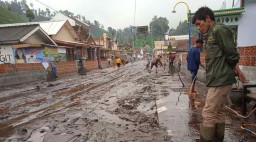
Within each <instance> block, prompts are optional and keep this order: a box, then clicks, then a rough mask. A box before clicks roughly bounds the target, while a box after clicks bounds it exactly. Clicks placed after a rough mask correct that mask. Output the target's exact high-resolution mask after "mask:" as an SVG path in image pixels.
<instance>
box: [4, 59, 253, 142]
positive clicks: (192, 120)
mask: <svg viewBox="0 0 256 142" xmlns="http://www.w3.org/2000/svg"><path fill="white" fill-rule="evenodd" d="M145 64H146V61H138V62H136V63H133V64H127V65H125V66H122V67H121V68H120V69H119V70H117V69H113V68H108V69H104V70H97V71H92V72H89V73H87V75H85V76H78V75H70V76H69V77H65V78H61V79H59V80H57V81H53V82H43V81H42V82H33V83H28V84H22V85H17V86H9V87H5V88H1V89H0V91H1V92H0V141H31V142H65V141H67V142H78V141H79V142H80V141H81V142H84V141H88V142H130V141H135V142H164V141H166V142H172V141H174V142H176V141H177V142H183V141H188V142H190V141H198V139H199V124H200V122H201V121H202V117H201V111H202V107H203V105H204V99H205V96H204V95H205V94H206V88H205V85H204V84H202V83H197V86H198V88H199V95H198V96H197V98H196V100H195V101H193V102H192V101H189V99H188V96H187V89H188V87H189V84H190V79H189V78H187V77H185V76H183V75H181V78H182V80H183V81H184V83H185V87H183V86H182V84H181V82H180V80H179V78H178V76H177V74H176V75H174V76H169V75H168V73H167V71H166V70H163V68H160V70H159V72H158V74H156V73H155V72H152V73H151V74H150V73H149V72H148V71H147V70H144V68H145ZM226 122H227V128H226V132H225V141H243V142H244V141H246V142H250V141H255V140H256V139H255V137H253V136H252V135H251V134H250V133H246V132H244V131H242V130H241V129H240V124H241V119H239V118H238V117H236V115H234V114H233V113H229V117H228V118H227V121H226Z"/></svg>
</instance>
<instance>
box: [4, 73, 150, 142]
mask: <svg viewBox="0 0 256 142" xmlns="http://www.w3.org/2000/svg"><path fill="white" fill-rule="evenodd" d="M141 73H142V74H143V71H134V70H127V71H126V70H125V69H124V70H119V71H115V72H113V73H110V74H108V78H106V77H104V76H103V77H102V76H101V77H102V78H103V79H98V77H97V78H95V79H94V80H96V82H98V83H95V84H91V86H90V87H88V88H86V87H85V88H83V87H82V85H81V84H78V85H76V86H72V87H71V88H67V89H64V90H61V91H56V92H55V93H54V94H53V96H54V95H55V97H57V98H58V102H59V104H58V103H57V102H56V101H55V102H56V104H55V105H54V104H53V106H52V108H51V107H49V108H45V109H44V110H42V111H38V112H34V113H33V114H30V116H24V117H25V118H23V120H22V121H19V122H17V121H16V122H15V120H14V119H13V121H14V122H12V123H10V126H11V127H12V129H14V128H15V127H18V126H23V125H25V124H27V123H33V122H34V121H37V120H41V119H43V118H48V117H49V116H51V115H56V114H62V113H64V112H66V111H65V110H67V109H69V108H71V107H79V108H81V105H82V104H83V103H84V105H86V102H84V101H83V100H93V99H94V100H95V99H96V102H93V103H94V104H95V103H96V104H97V105H96V107H90V106H89V107H88V110H87V112H85V113H88V112H90V113H91V112H94V110H95V109H97V108H98V107H100V106H101V105H105V104H104V103H102V101H104V100H105V99H104V98H106V97H109V96H107V95H106V94H105V93H104V92H107V91H109V90H111V89H112V88H113V87H116V86H118V85H120V84H122V83H124V82H126V81H132V82H133V81H135V82H137V79H140V78H141V75H140V74H141ZM143 76H144V75H143ZM94 77H96V76H94ZM94 80H93V81H94ZM102 80H103V81H102ZM94 82H95V81H94ZM141 82H143V80H141ZM79 85H80V86H79ZM87 85H88V84H87ZM144 85H145V84H144ZM144 85H143V86H144ZM78 88H83V89H78ZM142 90H144V91H142V92H145V91H147V88H144V89H142ZM61 92H62V93H61ZM97 92H98V93H97ZM99 92H103V93H102V94H101V93H99ZM142 92H141V94H140V95H141V96H142V94H143V93H142ZM137 93H139V92H137ZM104 95H106V96H105V97H104V98H102V97H101V96H104ZM137 95H138V94H135V96H137ZM129 96H130V95H128V96H126V99H129V100H130V99H131V98H132V96H131V98H130V97H129ZM78 97H79V99H77V98H78ZM59 98H62V99H63V100H64V101H63V102H61V100H60V99H59ZM97 98H100V99H97ZM65 99H66V100H65ZM131 101H132V100H131ZM148 101H150V100H148ZM42 102H44V100H42ZM63 104H66V105H63ZM28 106H29V105H28ZM88 114H89V113H88ZM84 115H86V114H84ZM136 115H138V114H136ZM148 117H150V116H148ZM146 118H147V117H141V118H139V119H141V122H145V121H144V120H145V119H146ZM93 121H94V120H93ZM10 122H11V121H10ZM13 126H14V127H13ZM11 127H9V128H11ZM106 127H107V126H106ZM135 127H137V128H138V130H139V131H141V132H143V131H144V132H146V133H148V130H147V129H146V128H147V127H148V126H147V125H142V126H135ZM144 127H145V128H144ZM114 129H116V128H115V126H113V130H114ZM103 132H106V131H103ZM116 132H118V130H116ZM0 133H1V131H0ZM129 133H133V130H129ZM90 134H91V133H90ZM146 135H148V134H146ZM89 137H90V136H89ZM103 139H105V138H103ZM115 139H117V138H115Z"/></svg>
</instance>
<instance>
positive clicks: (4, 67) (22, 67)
mask: <svg viewBox="0 0 256 142" xmlns="http://www.w3.org/2000/svg"><path fill="white" fill-rule="evenodd" d="M40 70H44V67H43V66H42V64H40V63H31V64H25V63H24V64H1V65H0V73H12V72H24V71H40Z"/></svg>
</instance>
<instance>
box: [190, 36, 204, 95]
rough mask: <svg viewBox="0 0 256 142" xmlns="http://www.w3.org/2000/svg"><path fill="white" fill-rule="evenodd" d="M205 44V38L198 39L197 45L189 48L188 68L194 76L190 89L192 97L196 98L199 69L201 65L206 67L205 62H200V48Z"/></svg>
mask: <svg viewBox="0 0 256 142" xmlns="http://www.w3.org/2000/svg"><path fill="white" fill-rule="evenodd" d="M202 46H203V40H201V39H197V40H196V45H195V46H194V47H192V48H190V49H189V52H188V55H187V69H188V70H189V71H190V73H191V76H192V84H191V88H190V90H189V95H190V97H192V98H195V94H196V90H195V83H196V76H197V72H198V69H199V65H200V66H201V67H202V68H205V66H204V65H203V64H201V62H200V48H201V47H202Z"/></svg>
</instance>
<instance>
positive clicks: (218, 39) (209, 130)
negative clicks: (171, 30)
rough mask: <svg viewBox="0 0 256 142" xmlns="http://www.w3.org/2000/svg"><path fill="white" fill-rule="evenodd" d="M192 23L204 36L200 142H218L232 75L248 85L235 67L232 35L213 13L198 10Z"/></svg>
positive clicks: (234, 46) (235, 50)
mask: <svg viewBox="0 0 256 142" xmlns="http://www.w3.org/2000/svg"><path fill="white" fill-rule="evenodd" d="M192 22H193V24H194V25H195V26H197V28H198V30H199V31H200V33H202V34H206V57H205V63H206V80H207V87H208V93H207V97H206V102H205V106H204V108H203V112H202V115H203V123H202V124H201V126H200V140H201V141H203V142H204V141H207V142H208V141H210V142H215V141H216V142H221V141H223V139H224V131H225V111H224V108H225V107H224V105H225V103H226V102H227V98H228V95H229V93H230V92H231V87H232V84H233V83H236V78H235V76H236V75H237V76H238V78H239V79H240V80H241V81H242V82H248V81H247V80H246V77H245V75H244V74H243V73H242V71H241V70H240V68H239V66H238V62H239V53H238V51H237V48H236V45H235V43H234V40H233V36H232V32H231V31H230V30H229V29H228V28H227V27H226V26H224V25H223V24H217V23H216V22H215V17H214V13H213V11H212V10H211V9H209V8H208V7H201V8H199V9H198V10H197V11H196V12H195V15H194V17H193V20H192Z"/></svg>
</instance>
